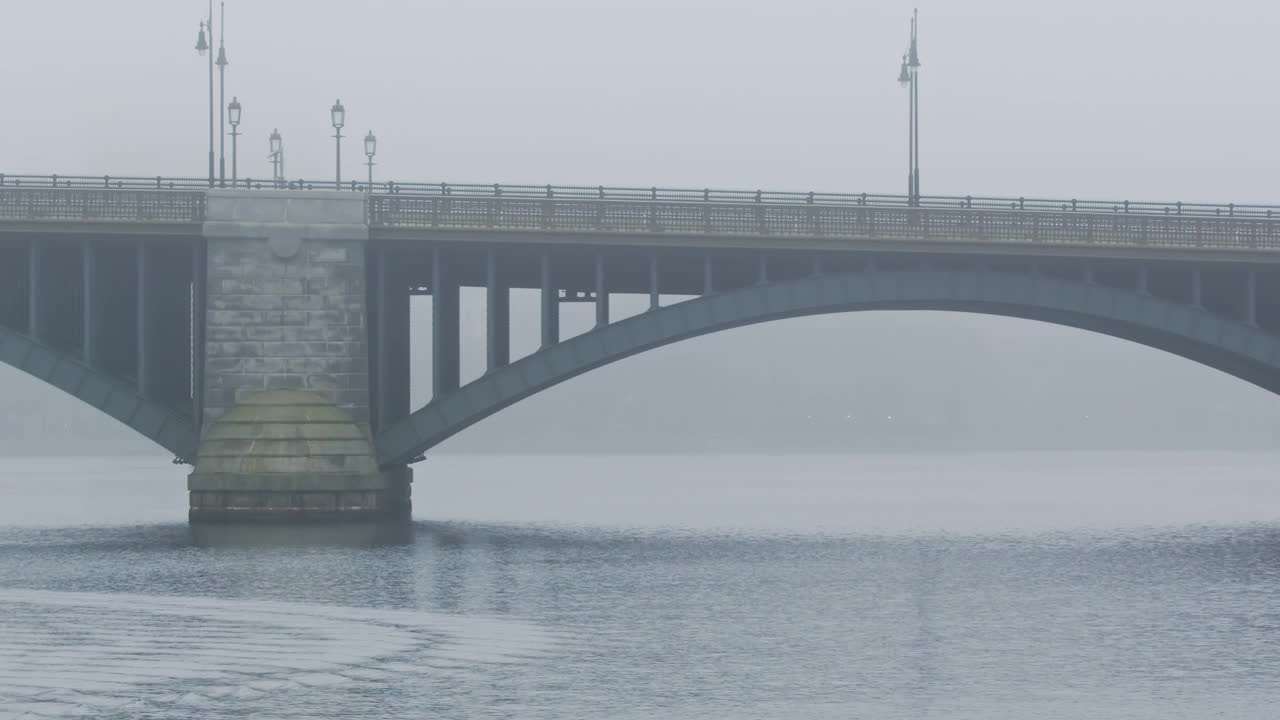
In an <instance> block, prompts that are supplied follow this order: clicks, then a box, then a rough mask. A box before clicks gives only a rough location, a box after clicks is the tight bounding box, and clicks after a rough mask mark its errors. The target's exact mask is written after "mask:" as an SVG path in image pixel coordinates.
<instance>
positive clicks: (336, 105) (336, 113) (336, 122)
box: [329, 100, 347, 130]
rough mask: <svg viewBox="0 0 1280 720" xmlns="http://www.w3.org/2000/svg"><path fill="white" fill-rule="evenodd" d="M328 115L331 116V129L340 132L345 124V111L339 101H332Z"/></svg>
mask: <svg viewBox="0 0 1280 720" xmlns="http://www.w3.org/2000/svg"><path fill="white" fill-rule="evenodd" d="M329 114H330V115H332V119H333V128H334V129H335V130H341V129H342V126H343V125H346V124H347V109H346V108H344V107H342V101H341V100H334V101H333V107H331V108H329Z"/></svg>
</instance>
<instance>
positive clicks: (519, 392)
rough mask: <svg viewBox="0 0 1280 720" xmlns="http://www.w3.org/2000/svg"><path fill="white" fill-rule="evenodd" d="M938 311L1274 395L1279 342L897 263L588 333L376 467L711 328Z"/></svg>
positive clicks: (1061, 287)
mask: <svg viewBox="0 0 1280 720" xmlns="http://www.w3.org/2000/svg"><path fill="white" fill-rule="evenodd" d="M864 310H949V311H960V312H974V313H984V314H990V315H1002V316H1007V317H1018V318H1025V319H1029V320H1037V321H1041V322H1049V323H1054V324H1058V325H1065V326H1070V327H1076V328H1080V329H1083V330H1089V331H1091V332H1097V333H1102V334H1105V335H1111V336H1113V337H1117V338H1121V339H1125V340H1130V341H1133V342H1137V343H1140V344H1142V345H1147V346H1149V347H1153V348H1157V349H1160V350H1164V351H1166V352H1170V353H1173V354H1175V355H1179V356H1181V357H1184V358H1187V359H1190V360H1193V361H1195V362H1198V363H1201V364H1204V365H1207V366H1209V367H1212V368H1215V369H1218V370H1221V371H1223V372H1226V373H1228V374H1231V375H1234V376H1236V377H1238V378H1241V379H1243V380H1246V381H1248V382H1251V383H1253V384H1255V385H1258V386H1260V387H1263V388H1265V389H1267V390H1270V391H1271V392H1274V393H1277V394H1280V337H1277V336H1276V335H1274V334H1272V333H1270V332H1267V331H1265V330H1262V329H1260V328H1258V327H1256V326H1253V325H1250V324H1248V323H1245V322H1241V321H1238V320H1233V319H1230V318H1227V317H1223V316H1221V315H1216V314H1213V313H1211V312H1209V311H1207V310H1204V309H1203V308H1199V307H1196V306H1193V305H1190V304H1184V303H1177V302H1173V301H1170V300H1165V299H1162V298H1158V297H1153V296H1151V295H1147V294H1144V293H1139V292H1136V291H1131V290H1120V289H1115V288H1111V287H1106V286H1102V285H1096V284H1092V283H1085V282H1078V281H1071V280H1063V279H1058V278H1053V277H1049V276H1045V275H1040V274H1038V273H1033V272H997V271H984V270H903V271H889V270H886V271H875V272H861V273H850V274H845V275H821V276H813V277H809V278H804V279H800V280H794V281H788V282H779V283H770V284H763V285H757V286H753V287H748V288H743V289H739V290H733V291H728V292H723V293H717V294H714V295H707V296H704V297H700V298H696V299H692V300H688V301H685V302H682V303H678V304H675V305H670V306H666V307H663V308H660V309H657V310H652V311H649V312H647V313H643V314H641V315H636V316H633V317H630V318H627V319H625V320H620V321H618V322H614V323H611V324H609V325H607V326H604V327H600V328H596V329H594V330H592V331H590V332H587V333H584V334H582V335H579V336H577V337H574V338H571V339H569V340H566V341H564V342H561V343H559V344H557V345H554V346H552V347H550V348H545V349H543V350H540V351H538V352H536V353H534V354H532V355H529V356H527V357H524V358H521V359H520V360H518V361H516V362H514V363H512V364H511V365H508V366H506V367H503V368H501V369H499V370H496V371H493V372H490V373H488V374H486V375H484V376H483V377H481V378H479V379H477V380H475V381H473V382H471V383H469V384H467V385H466V386H464V387H462V388H461V389H459V390H458V391H456V392H454V393H451V394H449V395H447V396H444V397H441V398H438V399H433V400H432V402H430V403H429V404H427V405H426V406H424V407H422V408H421V409H419V410H417V411H415V412H414V413H413V414H412V415H410V416H409V417H408V418H406V419H404V420H401V421H400V422H398V423H395V424H393V425H390V426H388V427H387V428H386V429H384V430H382V431H381V432H379V433H378V436H377V446H378V454H379V459H380V461H381V463H382V464H383V465H384V466H387V467H391V466H396V465H401V464H404V463H407V462H411V461H413V460H414V459H415V458H417V457H419V456H420V455H421V454H422V453H423V452H425V451H426V450H428V449H429V448H431V447H433V446H435V445H437V444H439V443H440V442H442V441H444V440H445V439H447V438H449V437H450V436H452V435H454V434H456V433H458V432H459V431H461V430H463V429H465V428H467V427H469V426H471V425H473V424H475V423H476V422H479V421H480V420H482V419H484V418H486V417H488V416H489V415H492V414H493V413H495V412H498V411H499V410H501V409H503V408H505V407H507V406H509V405H512V404H514V403H516V402H519V401H520V400H522V399H524V398H526V397H529V396H531V395H533V394H535V393H537V392H540V391H542V390H545V389H547V388H549V387H552V386H553V385H557V384H559V383H561V382H564V381H565V380H568V379H570V378H572V377H575V376H577V375H580V374H582V373H585V372H587V371H589V370H592V369H595V368H598V367H601V366H603V365H607V364H609V363H612V362H615V361H617V360H621V359H623V358H626V357H630V356H632V355H636V354H638V353H642V352H644V351H646V350H651V349H653V348H657V347H661V346H663V345H668V344H670V343H674V342H678V341H680V340H685V339H688V338H693V337H697V336H700V335H706V334H709V333H713V332H719V331H721V330H728V329H731V328H736V327H742V326H745V325H753V324H756V323H761V322H768V321H771V320H779V319H784V318H791V317H802V316H806V315H819V314H829V313H837V312H853V311H864Z"/></svg>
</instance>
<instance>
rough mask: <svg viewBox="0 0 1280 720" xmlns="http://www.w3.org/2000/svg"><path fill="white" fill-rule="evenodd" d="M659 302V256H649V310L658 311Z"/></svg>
mask: <svg viewBox="0 0 1280 720" xmlns="http://www.w3.org/2000/svg"><path fill="white" fill-rule="evenodd" d="M658 306H659V300H658V256H657V255H656V254H654V255H650V256H649V309H650V310H657V309H658Z"/></svg>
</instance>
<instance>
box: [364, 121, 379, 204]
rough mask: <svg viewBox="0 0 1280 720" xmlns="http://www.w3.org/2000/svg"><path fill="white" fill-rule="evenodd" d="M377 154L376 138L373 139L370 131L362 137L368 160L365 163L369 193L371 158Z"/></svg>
mask: <svg viewBox="0 0 1280 720" xmlns="http://www.w3.org/2000/svg"><path fill="white" fill-rule="evenodd" d="M377 152H378V138H376V137H374V136H373V131H372V130H370V131H369V134H368V135H365V136H364V154H365V157H367V158H369V161H368V162H367V163H365V164H366V165H368V166H369V192H373V156H374V155H375V154H376V153H377Z"/></svg>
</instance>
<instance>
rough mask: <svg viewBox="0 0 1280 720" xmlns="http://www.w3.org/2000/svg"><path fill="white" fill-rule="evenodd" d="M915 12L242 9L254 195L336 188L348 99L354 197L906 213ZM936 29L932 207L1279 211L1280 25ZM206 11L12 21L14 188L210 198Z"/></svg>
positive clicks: (1055, 13) (1134, 21)
mask: <svg viewBox="0 0 1280 720" xmlns="http://www.w3.org/2000/svg"><path fill="white" fill-rule="evenodd" d="M912 5H913V3H909V2H897V1H896V0H875V2H868V1H860V0H838V1H836V0H788V2H758V1H756V0H733V1H732V2H730V1H728V0H643V1H631V0H540V1H539V2H528V1H527V0H519V1H516V0H505V1H501V2H494V1H484V0H467V1H465V2H458V1H454V2H440V1H436V0H414V1H413V2H409V1H400V0H394V1H393V0H363V1H362V2H330V1H328V0H230V1H229V2H227V21H226V32H227V54H228V57H229V60H230V65H229V67H228V72H227V99H228V100H230V98H231V96H232V95H236V96H238V97H239V98H240V101H241V102H242V103H243V105H244V123H243V125H242V130H243V131H244V133H245V135H244V137H243V141H244V142H243V146H242V148H241V150H242V152H241V158H242V160H243V162H242V164H241V167H242V168H243V172H244V174H251V175H264V174H268V173H269V166H268V163H267V161H266V152H267V136H268V134H269V133H270V131H271V130H272V128H276V127H278V128H279V129H280V131H281V132H282V134H283V135H284V138H285V144H286V150H287V162H288V170H289V174H290V175H292V176H300V175H301V176H308V177H322V178H327V177H331V173H332V167H333V140H332V139H331V137H330V136H331V135H332V129H331V128H330V126H329V114H328V108H329V106H330V105H331V104H332V103H333V101H334V99H335V98H338V97H340V98H341V99H342V100H343V102H344V104H345V105H346V106H347V108H348V115H349V125H348V128H347V132H349V133H350V135H351V137H352V141H350V142H349V143H348V144H346V146H345V153H344V155H345V158H344V159H345V163H346V167H347V169H348V175H349V176H350V173H352V172H355V171H357V167H356V166H357V163H359V162H361V161H362V160H363V157H362V156H361V155H360V151H359V148H358V142H356V140H358V138H360V137H363V135H364V133H365V132H366V131H368V130H370V129H372V130H374V131H375V132H376V133H377V135H378V137H379V138H380V140H381V145H380V148H381V151H380V153H379V156H378V158H377V161H378V163H379V166H378V168H377V172H378V174H379V176H381V177H387V178H396V179H401V180H429V181H439V180H449V181H458V182H463V181H478V182H495V181H498V182H535V183H544V182H556V183H580V184H591V185H594V184H601V183H604V184H611V183H612V184H638V185H644V186H648V185H652V184H659V185H679V186H694V187H702V186H707V185H711V186H725V187H743V188H755V187H773V188H779V189H796V190H804V189H809V188H814V189H827V190H847V191H856V192H862V191H868V192H873V191H875V192H889V191H892V192H897V191H900V190H901V189H902V188H903V187H905V183H906V181H905V177H904V174H905V170H904V168H905V166H906V114H907V95H906V92H905V91H904V90H902V89H901V88H899V87H898V85H897V83H896V78H897V71H898V62H899V58H900V56H901V53H902V52H903V50H904V48H905V45H906V41H907V32H908V23H909V18H910V14H911V8H912ZM919 6H920V12H921V20H920V22H921V58H922V62H923V64H924V66H923V68H922V75H921V83H922V85H921V94H922V101H921V102H922V109H923V114H922V124H921V132H922V142H921V145H922V154H923V162H922V177H923V190H924V191H925V192H926V193H956V194H967V193H974V194H979V193H992V194H994V193H998V194H1009V195H1028V196H1030V195H1052V196H1080V197H1086V196H1088V197H1117V198H1150V199H1161V200H1162V199H1179V198H1181V199H1197V200H1200V199H1204V200H1233V201H1238V202H1245V201H1269V200H1271V201H1273V200H1274V196H1273V193H1272V192H1271V189H1272V188H1274V187H1276V186H1277V182H1276V181H1277V179H1280V178H1278V177H1277V174H1278V173H1280V170H1278V169H1277V168H1278V167H1280V166H1278V165H1277V163H1276V162H1274V158H1275V156H1276V155H1277V151H1278V150H1280V147H1278V144H1280V140H1277V133H1276V132H1275V128H1276V127H1277V125H1280V112H1278V111H1280V105H1278V103H1280V100H1277V93H1275V92H1274V91H1273V88H1274V78H1273V76H1272V74H1273V69H1274V68H1275V67H1277V66H1280V44H1277V43H1275V42H1274V38H1275V37H1276V31H1277V28H1278V27H1280V23H1278V21H1280V4H1276V3H1263V2H1257V1H1256V0H1255V1H1252V2H1241V1H1236V2H1230V1H1227V2H1215V3H1190V2H1183V1H1179V0H1162V1H1159V2H1155V1H1145V0H1142V1H1137V0H1111V1H1110V2H1102V1H1095V0H1076V1H1073V2H1058V3H1044V2H1029V1H1028V0H964V1H963V2H960V1H957V0H935V1H925V2H920V3H919ZM205 8H206V5H205V2H202V1H201V0H120V1H118V2H103V1H102V0H42V1H41V2H16V1H14V0H6V2H5V3H4V8H3V11H4V21H3V22H0V47H3V48H4V51H5V55H6V57H7V58H8V60H7V61H6V62H5V63H3V64H2V66H0V88H2V89H3V93H4V102H3V107H4V113H3V116H2V118H3V119H2V120H0V127H3V133H2V134H0V158H2V159H3V162H2V163H0V165H3V170H4V171H6V172H42V173H43V172H52V171H58V172H61V173H82V172H83V173H90V174H100V173H115V174H124V173H136V174H144V175H151V174H156V173H164V174H183V175H192V176H201V175H203V174H204V172H205V167H206V157H207V156H206V153H207V142H208V141H207V137H208V136H207V133H208V126H207V123H206V121H205V112H206V108H207V103H208V95H207V92H208V86H207V83H208V78H207V66H206V65H205V62H206V61H205V60H203V59H202V58H200V57H198V56H197V55H196V53H195V51H194V49H193V46H194V43H195V38H196V32H197V23H198V21H199V19H200V18H201V17H202V16H203V15H204V14H205ZM216 12H217V5H216V3H215V14H216ZM228 152H230V148H229V147H228ZM360 170H363V168H360Z"/></svg>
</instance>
